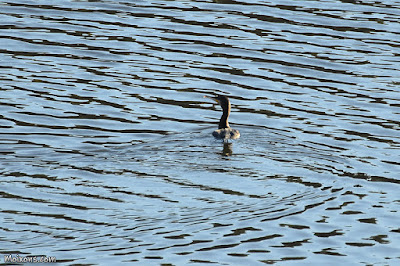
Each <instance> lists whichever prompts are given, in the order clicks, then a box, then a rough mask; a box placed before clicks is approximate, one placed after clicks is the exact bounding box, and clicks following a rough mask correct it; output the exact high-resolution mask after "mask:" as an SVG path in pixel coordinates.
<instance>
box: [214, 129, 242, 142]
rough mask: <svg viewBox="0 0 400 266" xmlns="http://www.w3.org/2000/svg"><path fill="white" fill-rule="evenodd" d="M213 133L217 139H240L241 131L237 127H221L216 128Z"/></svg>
mask: <svg viewBox="0 0 400 266" xmlns="http://www.w3.org/2000/svg"><path fill="white" fill-rule="evenodd" d="M212 135H213V136H214V137H215V138H217V139H224V140H225V139H226V140H228V139H238V138H240V132H239V130H237V129H233V128H221V129H217V130H214V132H213V133H212Z"/></svg>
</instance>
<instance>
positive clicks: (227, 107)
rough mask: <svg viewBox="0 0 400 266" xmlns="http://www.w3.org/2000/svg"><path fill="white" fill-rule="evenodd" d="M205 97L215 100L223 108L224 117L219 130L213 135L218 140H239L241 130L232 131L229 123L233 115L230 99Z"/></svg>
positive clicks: (221, 96) (220, 121) (222, 96)
mask: <svg viewBox="0 0 400 266" xmlns="http://www.w3.org/2000/svg"><path fill="white" fill-rule="evenodd" d="M204 97H207V98H210V99H213V100H215V101H216V102H218V103H219V104H220V105H221V107H222V116H221V119H220V120H219V125H218V129H217V130H215V131H214V132H213V133H212V135H213V136H214V137H215V138H217V139H223V140H228V139H238V138H239V137H240V133H239V130H236V129H232V128H231V127H230V126H229V123H228V118H229V114H230V113H231V103H230V102H229V99H228V97H226V96H224V95H218V96H217V97H208V96H204Z"/></svg>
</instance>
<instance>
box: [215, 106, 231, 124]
mask: <svg viewBox="0 0 400 266" xmlns="http://www.w3.org/2000/svg"><path fill="white" fill-rule="evenodd" d="M230 112H231V107H230V106H229V105H228V106H227V107H225V108H223V113H222V116H221V119H220V120H219V126H218V128H219V129H221V128H229V123H228V118H229V113H230Z"/></svg>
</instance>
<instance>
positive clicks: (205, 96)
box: [204, 95, 219, 103]
mask: <svg viewBox="0 0 400 266" xmlns="http://www.w3.org/2000/svg"><path fill="white" fill-rule="evenodd" d="M204 98H208V99H211V100H214V101H216V102H217V103H219V101H218V99H217V98H214V97H210V96H207V95H204Z"/></svg>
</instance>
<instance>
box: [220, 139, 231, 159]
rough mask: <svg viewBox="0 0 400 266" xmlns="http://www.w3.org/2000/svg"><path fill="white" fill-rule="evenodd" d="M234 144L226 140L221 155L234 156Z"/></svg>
mask: <svg viewBox="0 0 400 266" xmlns="http://www.w3.org/2000/svg"><path fill="white" fill-rule="evenodd" d="M232 147H233V145H232V143H230V142H224V148H223V149H222V152H221V155H222V156H232V154H233V149H232Z"/></svg>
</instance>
